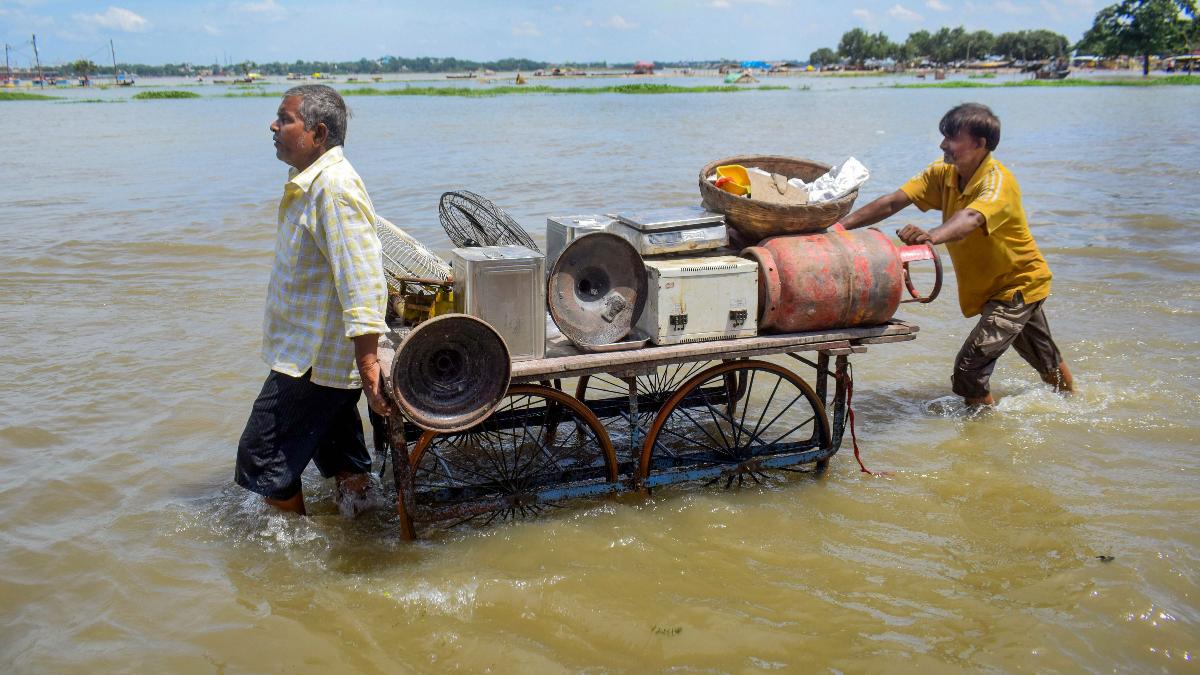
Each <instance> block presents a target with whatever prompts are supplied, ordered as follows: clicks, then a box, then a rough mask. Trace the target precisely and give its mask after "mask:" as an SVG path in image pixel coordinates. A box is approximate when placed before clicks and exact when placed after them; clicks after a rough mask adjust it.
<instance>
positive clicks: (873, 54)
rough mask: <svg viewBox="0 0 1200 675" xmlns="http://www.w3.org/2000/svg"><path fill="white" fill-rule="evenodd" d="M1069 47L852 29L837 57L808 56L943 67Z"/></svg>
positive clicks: (961, 32) (1053, 36)
mask: <svg viewBox="0 0 1200 675" xmlns="http://www.w3.org/2000/svg"><path fill="white" fill-rule="evenodd" d="M1168 1H1173V0H1168ZM1180 1H1190V0H1180ZM1068 44H1069V43H1068V41H1067V38H1066V37H1064V36H1062V35H1059V34H1058V33H1054V32H1052V31H1048V30H1020V31H1015V32H1011V33H1001V34H1000V35H998V36H997V35H993V34H991V33H989V32H988V31H986V30H977V31H974V32H967V31H966V30H965V29H964V28H963V27H962V26H959V27H958V28H941V29H939V30H938V31H937V32H936V33H930V32H929V31H927V30H919V31H915V32H913V33H912V34H910V35H909V36H908V38H907V39H906V40H905V41H904V42H892V41H891V40H890V39H889V38H888V36H887V35H884V34H883V33H882V32H879V33H868V32H867V31H865V30H863V29H861V28H855V29H853V30H848V31H846V32H845V33H843V34H842V39H841V40H840V41H839V42H838V48H837V52H836V54H835V53H834V52H833V50H831V49H829V48H827V47H822V48H821V49H818V50H817V51H815V52H813V53H812V55H810V56H809V61H810V62H812V63H820V64H822V65H825V64H829V63H835V62H836V60H835V59H834V58H833V57H835V56H841V57H842V58H844V59H845V60H846V61H847V62H849V63H852V64H855V65H859V66H861V65H863V64H864V63H865V62H867V61H868V60H872V59H888V58H890V59H894V60H895V61H897V62H900V63H912V62H918V61H927V62H930V63H939V64H946V63H952V62H954V61H970V60H971V59H972V58H976V59H978V58H982V57H983V56H985V55H989V54H990V55H993V56H1000V57H1002V58H1006V59H1022V60H1034V61H1037V60H1042V59H1048V58H1052V57H1055V56H1061V55H1063V54H1066V52H1067V46H1068Z"/></svg>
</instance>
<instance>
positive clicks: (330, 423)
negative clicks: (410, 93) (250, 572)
mask: <svg viewBox="0 0 1200 675" xmlns="http://www.w3.org/2000/svg"><path fill="white" fill-rule="evenodd" d="M346 118H347V111H346V103H345V101H343V100H342V97H341V96H340V95H338V93H337V92H336V91H334V90H333V89H331V88H329V87H326V86H324V85H305V86H301V87H295V88H292V89H289V90H288V91H286V92H284V95H283V102H282V103H280V105H279V110H278V112H277V116H276V119H275V121H273V122H272V123H271V134H272V138H273V139H274V141H275V155H276V157H278V158H279V159H280V160H281V161H283V162H284V163H286V164H288V165H289V166H290V167H291V170H290V171H289V172H288V179H289V180H288V182H287V184H286V185H284V188H283V198H282V199H281V200H280V202H279V214H278V225H277V229H276V236H275V264H274V267H273V268H272V270H271V280H270V283H269V284H268V286H267V303H266V312H265V316H264V318H263V341H262V357H263V360H264V361H265V362H266V363H267V365H268V366H270V368H271V372H270V374H268V376H267V381H266V383H264V384H263V388H262V391H261V392H260V393H259V395H258V399H257V400H255V402H254V408H253V410H252V412H251V414H250V420H249V421H248V422H247V423H246V429H245V431H244V432H243V433H242V438H241V441H240V442H239V443H238V456H237V468H236V470H235V472H234V479H235V480H236V481H237V483H238V484H239V485H241V486H242V487H245V488H246V489H248V490H251V491H253V492H257V493H259V494H261V495H263V497H264V498H266V501H267V503H268V504H271V505H272V506H275V507H277V508H279V509H281V510H284V511H292V512H296V513H300V514H303V513H304V496H303V493H302V492H301V489H300V475H301V473H303V471H304V468H305V467H306V466H308V463H309V462H310V461H315V462H316V465H317V468H318V469H319V470H320V471H321V474H322V475H324V476H325V477H327V478H328V477H331V476H332V477H335V478H336V480H337V493H338V495H339V502H340V503H339V507H340V508H342V510H343V511H344V512H345V511H350V512H353V511H354V510H356V501H357V502H358V504H361V499H362V497H363V496H364V495H365V492H366V489H367V486H368V484H369V478H370V470H371V456H370V454H369V453H368V452H367V448H366V444H365V443H364V438H363V428H362V420H361V419H360V418H359V415H358V398H359V394H360V392H362V393H365V394H366V397H367V404H368V405H369V406H370V408H371V410H373V411H374V412H376V413H378V414H381V415H387V414H389V413H390V412H391V405H390V404H389V403H388V401H387V399H386V398H385V397H384V396H383V392H382V391H381V389H380V372H379V369H380V366H379V358H378V356H377V355H376V351H377V348H378V344H379V336H380V335H381V334H382V333H385V332H387V329H388V328H387V324H386V323H385V322H384V311H385V308H386V304H387V287H386V286H385V282H384V278H383V258H382V252H381V247H380V243H379V236H378V235H377V234H376V232H375V210H374V207H373V206H372V205H371V199H370V198H369V197H368V196H367V191H366V188H365V187H364V186H363V183H362V179H361V178H359V176H358V173H357V172H355V171H354V168H353V167H352V166H350V162H348V161H347V160H346V157H345V154H344V153H343V151H342V144H343V142H344V139H345V136H346Z"/></svg>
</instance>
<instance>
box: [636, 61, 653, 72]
mask: <svg viewBox="0 0 1200 675" xmlns="http://www.w3.org/2000/svg"><path fill="white" fill-rule="evenodd" d="M633 74H634V75H653V74H654V63H653V62H650V61H638V62H637V63H635V64H633Z"/></svg>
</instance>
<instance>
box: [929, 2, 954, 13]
mask: <svg viewBox="0 0 1200 675" xmlns="http://www.w3.org/2000/svg"><path fill="white" fill-rule="evenodd" d="M925 6H926V7H928V8H929V9H932V10H933V11H935V12H949V11H950V7H949V5H947V4H946V3H944V2H942V0H925Z"/></svg>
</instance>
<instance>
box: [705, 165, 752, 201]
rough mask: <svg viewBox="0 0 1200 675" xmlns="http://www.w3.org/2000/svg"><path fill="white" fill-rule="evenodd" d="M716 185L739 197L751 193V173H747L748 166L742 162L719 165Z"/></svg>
mask: <svg viewBox="0 0 1200 675" xmlns="http://www.w3.org/2000/svg"><path fill="white" fill-rule="evenodd" d="M714 185H716V186H717V187H719V188H721V189H722V190H724V191H726V192H728V193H729V194H731V195H738V196H739V197H740V196H743V195H749V194H750V175H749V174H747V173H746V167H744V166H742V165H741V164H726V165H724V166H718V167H717V182H716V183H714Z"/></svg>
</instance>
